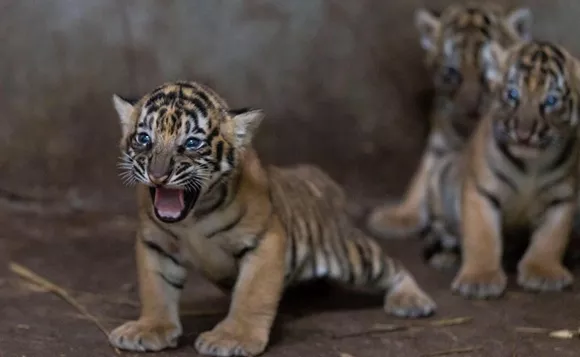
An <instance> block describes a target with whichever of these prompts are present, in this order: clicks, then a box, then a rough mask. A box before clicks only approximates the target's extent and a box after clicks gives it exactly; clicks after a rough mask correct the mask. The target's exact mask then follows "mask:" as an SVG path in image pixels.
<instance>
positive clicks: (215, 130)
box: [206, 127, 218, 143]
mask: <svg viewBox="0 0 580 357" xmlns="http://www.w3.org/2000/svg"><path fill="white" fill-rule="evenodd" d="M217 135H218V128H217V127H215V128H213V129H212V130H211V131H210V132H209V134H208V135H207V139H206V141H207V142H208V143H211V142H212V141H213V139H214V138H215V137H216V136H217Z"/></svg>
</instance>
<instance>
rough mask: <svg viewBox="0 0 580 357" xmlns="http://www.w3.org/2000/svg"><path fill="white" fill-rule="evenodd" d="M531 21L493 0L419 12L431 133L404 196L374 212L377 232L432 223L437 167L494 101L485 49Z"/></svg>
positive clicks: (524, 33) (526, 33)
mask: <svg viewBox="0 0 580 357" xmlns="http://www.w3.org/2000/svg"><path fill="white" fill-rule="evenodd" d="M531 24H532V14H531V12H530V10H529V9H527V8H517V9H513V10H512V11H506V10H504V9H502V7H500V6H498V5H495V4H489V3H487V2H485V3H484V2H470V3H468V4H452V5H450V6H449V7H447V8H446V9H445V10H444V11H443V12H442V13H441V14H440V15H437V14H435V13H433V12H431V11H428V10H426V9H420V10H418V11H417V12H416V16H415V26H416V27H417V29H418V32H419V36H420V42H421V47H423V49H424V51H425V55H426V56H425V63H426V66H427V69H428V71H429V74H430V79H431V81H432V84H433V86H434V89H435V93H434V94H435V97H434V98H433V99H434V100H433V103H434V105H433V109H432V113H431V117H430V130H429V137H428V138H427V145H426V148H425V150H424V152H423V156H422V158H421V161H420V163H419V167H418V168H417V170H416V171H415V174H414V175H413V178H412V179H411V180H410V182H409V186H408V188H407V190H406V192H405V194H404V196H403V198H402V200H401V201H400V202H398V203H396V204H392V203H388V204H385V205H381V206H379V207H377V208H376V209H374V210H373V211H372V212H371V214H370V215H369V217H368V222H367V223H368V227H369V229H370V230H371V231H372V232H373V233H374V234H376V235H380V236H384V237H389V238H403V237H413V236H414V234H415V233H417V232H420V231H421V230H422V229H423V228H424V227H425V225H426V224H428V222H427V220H428V217H427V215H426V209H425V195H426V191H427V182H428V180H429V173H430V171H431V169H432V168H433V167H434V166H435V165H436V164H437V162H439V161H441V160H442V159H443V158H444V157H445V155H447V154H449V153H454V152H457V151H459V150H461V149H462V148H463V147H464V145H465V143H466V142H467V140H468V138H469V136H470V135H471V133H472V132H473V130H474V128H475V127H476V125H477V123H478V121H479V119H480V118H481V116H482V115H483V114H484V113H485V111H486V110H487V108H488V106H489V101H490V98H491V96H490V94H491V92H490V90H489V80H488V78H487V76H485V72H486V71H487V70H488V68H490V67H493V66H494V65H495V64H494V63H493V59H492V58H489V57H486V56H484V53H485V52H486V51H487V48H488V46H490V44H492V43H497V44H500V45H502V46H509V45H513V44H515V43H517V42H520V41H527V40H529V39H530V37H531V27H532V25H531Z"/></svg>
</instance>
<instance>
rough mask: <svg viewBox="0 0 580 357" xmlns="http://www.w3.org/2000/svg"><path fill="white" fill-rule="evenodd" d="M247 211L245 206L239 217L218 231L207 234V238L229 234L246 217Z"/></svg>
mask: <svg viewBox="0 0 580 357" xmlns="http://www.w3.org/2000/svg"><path fill="white" fill-rule="evenodd" d="M246 211H247V210H246V206H243V208H242V210H241V211H240V212H239V213H238V215H237V216H236V217H235V218H234V219H233V220H232V221H231V222H229V223H226V224H225V225H223V226H222V227H220V228H218V229H217V230H215V231H213V232H211V233H208V234H206V238H208V239H209V238H211V237H213V236H215V235H216V234H219V233H223V232H227V231H229V230H230V229H232V228H234V227H235V226H236V225H237V224H238V223H240V221H241V220H242V219H243V218H244V216H245V215H246Z"/></svg>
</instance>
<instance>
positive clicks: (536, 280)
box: [518, 261, 574, 291]
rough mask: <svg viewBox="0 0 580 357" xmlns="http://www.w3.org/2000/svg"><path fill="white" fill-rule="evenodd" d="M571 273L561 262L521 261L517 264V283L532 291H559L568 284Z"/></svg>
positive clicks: (572, 278) (571, 278)
mask: <svg viewBox="0 0 580 357" xmlns="http://www.w3.org/2000/svg"><path fill="white" fill-rule="evenodd" d="M573 280H574V277H573V276H572V273H570V271H569V270H568V269H566V268H565V267H564V266H562V265H561V264H546V263H545V262H542V263H541V264H539V263H530V262H525V261H524V262H522V263H520V265H519V266H518V284H519V285H520V286H521V287H523V288H524V289H526V290H532V291H560V290H562V289H564V288H565V287H567V286H570V285H571V284H572V282H573Z"/></svg>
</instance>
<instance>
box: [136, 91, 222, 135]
mask: <svg viewBox="0 0 580 357" xmlns="http://www.w3.org/2000/svg"><path fill="white" fill-rule="evenodd" d="M205 91H206V90H205V88H203V87H202V86H199V85H196V84H195V83H188V82H177V83H171V84H167V85H164V86H160V87H158V88H156V89H155V90H154V91H153V92H151V94H149V97H148V98H146V99H145V102H144V104H143V107H142V108H141V117H140V119H139V120H138V122H137V126H138V127H139V128H142V129H147V130H150V131H159V132H160V133H161V134H164V135H176V134H178V133H180V132H181V131H184V132H185V134H191V133H205V132H206V130H207V129H208V128H205V127H204V126H209V125H210V123H205V121H206V120H207V118H208V117H209V116H210V111H212V110H215V109H218V107H219V105H220V101H219V100H216V99H215V98H212V97H213V96H212V94H211V93H206V92H205ZM203 119H206V120H204V122H202V120H203ZM183 129H184V130H183Z"/></svg>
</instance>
